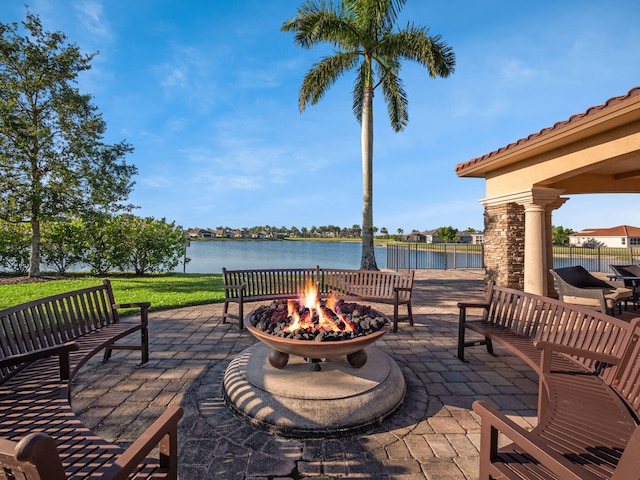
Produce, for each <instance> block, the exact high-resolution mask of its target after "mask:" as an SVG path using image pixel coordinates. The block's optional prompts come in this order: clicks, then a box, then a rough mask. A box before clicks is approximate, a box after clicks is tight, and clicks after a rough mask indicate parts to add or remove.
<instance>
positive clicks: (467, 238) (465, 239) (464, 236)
mask: <svg viewBox="0 0 640 480" xmlns="http://www.w3.org/2000/svg"><path fill="white" fill-rule="evenodd" d="M458 238H460V242H462V243H470V244H472V245H482V244H484V232H458Z"/></svg>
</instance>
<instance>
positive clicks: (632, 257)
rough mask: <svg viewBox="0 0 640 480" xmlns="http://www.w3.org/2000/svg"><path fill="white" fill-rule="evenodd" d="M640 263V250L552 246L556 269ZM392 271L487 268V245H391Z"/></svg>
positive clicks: (389, 264) (601, 268) (599, 269)
mask: <svg viewBox="0 0 640 480" xmlns="http://www.w3.org/2000/svg"><path fill="white" fill-rule="evenodd" d="M638 263H640V247H629V248H612V247H576V246H573V245H570V246H566V247H560V246H554V247H553V268H560V267H572V266H574V265H582V266H583V267H584V268H586V269H587V270H589V271H590V272H605V273H606V272H609V273H611V268H610V265H631V264H638ZM387 268H389V269H392V270H409V269H416V270H420V269H436V270H447V269H454V268H484V246H483V245H472V244H469V243H390V244H388V245H387Z"/></svg>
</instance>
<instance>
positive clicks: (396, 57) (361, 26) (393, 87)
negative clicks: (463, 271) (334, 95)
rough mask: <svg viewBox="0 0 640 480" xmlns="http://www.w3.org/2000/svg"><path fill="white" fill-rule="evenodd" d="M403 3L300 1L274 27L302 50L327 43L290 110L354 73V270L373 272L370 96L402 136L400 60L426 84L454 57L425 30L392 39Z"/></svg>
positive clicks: (444, 73)
mask: <svg viewBox="0 0 640 480" xmlns="http://www.w3.org/2000/svg"><path fill="white" fill-rule="evenodd" d="M405 3H406V0H342V1H341V2H339V1H335V2H334V1H333V0H307V1H305V2H304V3H303V4H302V5H301V6H300V7H299V8H298V15H297V16H296V17H294V18H292V19H290V20H288V21H286V22H285V23H284V24H283V25H282V30H283V31H285V32H295V36H294V41H295V43H296V44H297V45H300V46H301V47H303V48H312V47H314V46H316V45H318V44H320V43H328V44H330V45H332V46H333V47H334V48H335V53H334V54H333V55H331V56H327V57H324V58H322V59H321V60H320V61H319V62H317V63H315V64H314V65H313V67H312V68H311V69H310V70H309V72H307V74H306V76H305V77H304V79H303V81H302V86H301V87H300V93H299V97H298V105H299V108H300V111H303V110H304V109H305V107H306V106H307V104H309V103H311V105H315V104H316V103H318V101H319V100H320V99H321V98H322V97H323V96H324V94H325V93H326V92H327V90H328V89H329V88H330V87H331V86H332V85H333V84H334V83H335V81H336V80H337V79H338V77H340V76H341V75H342V74H343V73H345V72H347V71H350V70H355V71H356V80H355V83H354V87H353V107H352V108H353V113H354V114H355V116H356V118H357V119H358V121H359V122H360V123H361V125H362V140H361V141H362V178H363V190H364V193H363V209H362V258H361V260H360V268H361V269H363V270H377V269H378V266H377V264H376V258H375V253H374V248H373V236H374V230H373V175H372V169H373V92H374V90H375V89H376V88H378V87H380V88H381V89H382V95H383V97H384V100H385V102H386V104H387V112H388V114H389V120H390V121H391V127H392V128H393V129H394V130H395V131H396V132H399V131H402V130H403V129H404V127H405V126H406V125H407V123H408V121H409V117H408V113H407V104H408V101H407V96H406V93H405V91H404V87H403V85H402V81H401V79H400V77H399V72H400V66H401V61H402V60H411V61H414V62H417V63H419V64H421V65H423V66H424V67H425V68H426V69H427V71H428V72H429V75H430V76H431V77H433V78H436V77H448V76H449V75H450V74H451V73H453V69H454V66H455V55H454V53H453V50H452V49H451V48H450V47H449V46H448V45H447V44H446V43H444V42H443V41H442V40H441V37H440V35H436V36H432V37H430V36H429V35H428V29H427V28H425V27H419V26H415V25H413V24H408V25H407V27H406V28H405V29H403V30H398V31H394V27H395V23H396V19H397V17H398V14H399V12H400V10H401V9H402V7H403V6H404V4H405Z"/></svg>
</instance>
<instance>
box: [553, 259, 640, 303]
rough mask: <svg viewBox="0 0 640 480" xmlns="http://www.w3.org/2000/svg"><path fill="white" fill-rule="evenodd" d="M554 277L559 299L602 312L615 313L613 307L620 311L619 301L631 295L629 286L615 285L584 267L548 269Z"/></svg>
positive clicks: (625, 299)
mask: <svg viewBox="0 0 640 480" xmlns="http://www.w3.org/2000/svg"><path fill="white" fill-rule="evenodd" d="M550 272H551V275H553V278H554V279H555V284H556V290H557V291H558V295H559V296H560V300H561V301H563V302H565V303H571V304H574V305H583V306H586V307H590V308H593V309H595V310H598V311H600V312H603V313H609V314H611V315H614V314H615V307H616V305H617V306H618V309H619V310H620V311H622V307H621V303H622V302H623V301H625V302H626V301H628V300H629V298H632V297H633V292H632V291H631V289H629V288H616V287H615V286H613V285H611V284H609V283H607V282H605V281H604V280H600V279H599V278H597V277H594V276H593V275H591V274H590V273H589V272H588V271H587V270H586V269H585V268H584V267H582V266H580V265H576V266H574V267H564V268H556V269H551V270H550Z"/></svg>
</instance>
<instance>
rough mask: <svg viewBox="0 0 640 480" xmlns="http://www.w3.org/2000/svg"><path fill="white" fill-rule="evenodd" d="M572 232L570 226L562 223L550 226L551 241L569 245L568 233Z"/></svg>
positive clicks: (556, 243) (555, 243)
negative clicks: (565, 226) (567, 226)
mask: <svg viewBox="0 0 640 480" xmlns="http://www.w3.org/2000/svg"><path fill="white" fill-rule="evenodd" d="M572 233H573V230H571V229H570V228H564V227H563V226H562V225H558V226H553V227H551V241H552V242H553V244H554V245H569V235H571V234H572Z"/></svg>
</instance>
